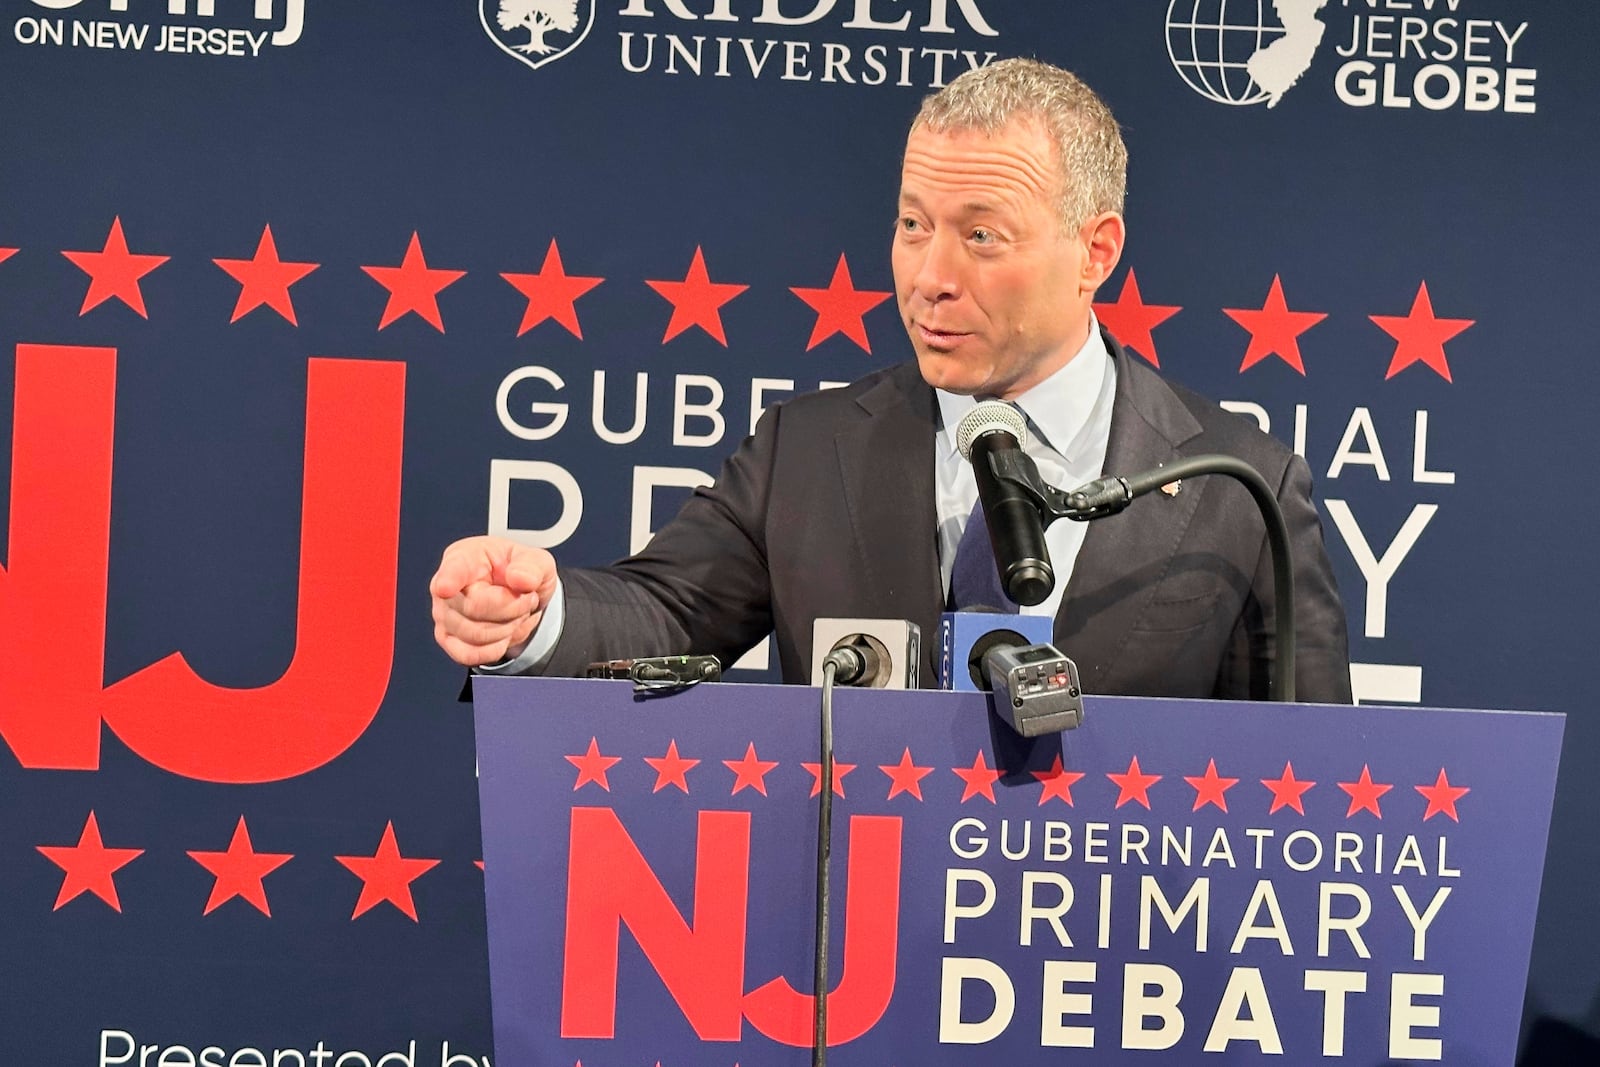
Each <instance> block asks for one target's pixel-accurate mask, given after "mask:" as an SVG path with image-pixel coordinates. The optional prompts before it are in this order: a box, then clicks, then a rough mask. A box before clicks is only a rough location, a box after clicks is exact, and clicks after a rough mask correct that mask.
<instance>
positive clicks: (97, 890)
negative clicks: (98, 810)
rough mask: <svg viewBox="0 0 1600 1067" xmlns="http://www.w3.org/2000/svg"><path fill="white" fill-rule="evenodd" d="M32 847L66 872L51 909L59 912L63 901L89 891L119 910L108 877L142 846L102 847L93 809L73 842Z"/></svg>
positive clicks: (118, 902)
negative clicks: (75, 841)
mask: <svg viewBox="0 0 1600 1067" xmlns="http://www.w3.org/2000/svg"><path fill="white" fill-rule="evenodd" d="M35 847H36V848H38V850H39V851H40V852H42V853H44V855H45V858H46V859H48V860H49V861H50V862H51V863H53V864H55V865H56V866H57V867H60V868H61V869H62V870H63V871H66V872H67V876H66V877H65V878H63V879H62V880H61V892H59V893H57V894H56V905H55V907H54V908H51V909H50V910H51V911H60V910H61V906H62V905H63V904H65V903H66V902H67V901H69V900H71V899H73V898H74V897H76V896H78V895H79V894H81V893H93V894H94V895H95V896H97V897H99V898H100V899H101V900H103V901H105V902H106V903H107V904H109V905H111V909H112V910H113V911H116V912H119V913H120V912H121V911H122V902H121V901H120V900H119V899H118V898H117V883H116V882H115V881H114V880H113V879H112V877H111V876H112V875H113V874H115V873H116V872H117V871H119V870H121V869H122V868H123V867H125V866H127V865H128V864H130V863H132V862H133V861H134V860H135V859H136V858H138V857H139V856H141V855H143V854H144V849H142V848H106V846H105V843H104V842H102V841H101V840H100V824H99V823H98V822H96V821H95V817H94V812H93V811H91V812H89V819H88V821H87V822H85V823H84V824H83V833H82V834H80V835H78V843H77V844H76V845H37V846H35Z"/></svg>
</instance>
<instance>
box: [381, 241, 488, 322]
mask: <svg viewBox="0 0 1600 1067" xmlns="http://www.w3.org/2000/svg"><path fill="white" fill-rule="evenodd" d="M361 269H362V270H364V271H366V272H367V273H368V274H370V275H371V276H372V278H373V280H374V281H376V282H377V283H378V284H379V285H381V286H383V287H384V288H385V289H387V290H389V302H388V303H387V304H385V305H384V308H383V318H382V319H380V320H379V321H378V329H380V330H381V329H383V328H384V327H386V326H388V325H389V324H390V323H391V322H393V321H394V320H396V319H398V318H400V317H401V316H402V315H405V314H407V313H415V314H417V315H419V316H421V317H422V319H423V320H425V321H426V322H428V323H429V324H430V325H432V326H433V328H434V329H436V330H438V331H439V332H440V333H444V320H443V319H442V318H440V316H439V294H440V293H441V292H443V291H444V290H445V289H446V288H447V287H449V286H451V285H454V284H455V283H456V282H458V281H460V280H461V279H462V278H463V277H465V276H466V273H467V272H466V271H464V270H444V269H442V268H434V267H429V266H428V262H427V260H425V259H423V258H422V241H421V239H420V238H418V236H417V233H416V231H415V230H413V231H412V233H411V243H410V244H408V245H406V255H405V258H404V259H402V260H401V261H400V265H399V266H398V267H362V268H361Z"/></svg>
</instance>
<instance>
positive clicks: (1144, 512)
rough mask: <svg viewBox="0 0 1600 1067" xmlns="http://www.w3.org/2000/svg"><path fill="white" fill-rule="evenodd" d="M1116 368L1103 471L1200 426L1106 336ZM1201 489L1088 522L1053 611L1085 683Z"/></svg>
mask: <svg viewBox="0 0 1600 1067" xmlns="http://www.w3.org/2000/svg"><path fill="white" fill-rule="evenodd" d="M1105 340H1106V347H1107V348H1108V349H1109V350H1110V352H1111V355H1112V358H1113V359H1114V360H1115V361H1116V367H1117V389H1116V398H1115V400H1114V403H1113V407H1112V416H1111V434H1110V439H1109V440H1108V442H1107V445H1106V464H1105V473H1106V474H1120V475H1129V474H1137V473H1139V472H1142V471H1146V470H1150V469H1152V468H1156V467H1160V466H1163V465H1165V464H1168V463H1171V462H1172V461H1173V460H1175V459H1177V458H1178V457H1179V456H1180V455H1181V454H1182V453H1180V452H1179V450H1178V446H1180V445H1181V444H1183V442H1185V441H1187V440H1189V439H1191V438H1193V437H1195V436H1196V435H1198V434H1199V433H1200V432H1201V427H1200V424H1199V423H1198V422H1197V421H1196V420H1195V418H1194V416H1193V415H1191V414H1190V412H1189V409H1188V408H1187V407H1185V406H1184V404H1183V402H1182V401H1181V400H1179V399H1178V397H1177V396H1176V395H1175V394H1174V393H1173V392H1172V391H1171V390H1170V389H1169V388H1167V385H1166V383H1165V382H1163V381H1162V380H1161V378H1160V377H1159V376H1157V375H1156V374H1155V373H1153V372H1151V371H1149V370H1147V369H1146V368H1145V367H1144V366H1143V365H1142V364H1139V363H1138V362H1137V361H1136V360H1135V359H1133V358H1131V357H1129V356H1128V355H1127V353H1126V352H1125V351H1124V350H1123V348H1122V346H1121V345H1119V344H1118V343H1117V341H1116V339H1115V338H1113V337H1111V335H1110V334H1105ZM1203 492H1204V482H1203V480H1197V481H1195V482H1192V483H1191V482H1186V483H1184V485H1183V487H1182V491H1181V492H1179V493H1178V494H1177V495H1176V496H1166V495H1164V494H1154V496H1155V497H1157V498H1158V499H1155V500H1154V501H1153V503H1150V504H1146V505H1145V506H1143V507H1136V508H1134V509H1130V511H1127V512H1124V513H1122V514H1121V515H1118V516H1114V517H1112V518H1107V519H1100V520H1097V521H1095V522H1092V523H1090V524H1089V528H1088V530H1087V531H1085V534H1084V541H1083V548H1082V549H1081V550H1080V551H1079V553H1078V558H1077V561H1076V562H1075V563H1074V565H1073V569H1072V577H1071V579H1070V580H1069V581H1068V583H1067V589H1066V595H1065V596H1063V597H1062V601H1061V608H1060V610H1059V611H1058V612H1057V613H1056V621H1055V636H1056V640H1057V643H1058V644H1060V645H1061V646H1062V648H1063V651H1065V652H1066V653H1067V655H1069V656H1071V657H1073V659H1074V661H1075V662H1076V663H1077V665H1078V669H1079V670H1080V671H1081V672H1082V673H1083V675H1084V679H1083V680H1084V685H1085V687H1086V688H1089V689H1097V688H1099V684H1100V683H1101V682H1102V681H1103V680H1104V679H1105V678H1106V677H1107V676H1108V675H1109V674H1110V672H1111V670H1112V668H1113V667H1114V666H1115V664H1116V660H1117V656H1118V654H1119V653H1120V651H1121V650H1122V648H1123V646H1124V645H1125V644H1126V643H1127V640H1128V637H1129V634H1130V631H1131V630H1132V629H1133V626H1134V624H1135V623H1136V622H1137V621H1138V620H1139V617H1140V615H1141V614H1142V613H1143V612H1144V609H1145V607H1146V605H1148V604H1149V603H1150V601H1151V599H1152V598H1153V597H1154V595H1155V591H1156V587H1157V584H1158V583H1159V581H1160V579H1161V577H1162V576H1163V575H1164V574H1165V573H1166V571H1167V568H1168V566H1169V565H1170V562H1171V560H1172V557H1173V555H1174V554H1175V553H1176V552H1177V549H1178V545H1179V543H1180V542H1181V540H1182V538H1183V533H1184V531H1185V529H1186V528H1187V527H1188V525H1189V520H1190V519H1191V518H1192V517H1193V516H1194V512H1195V509H1196V508H1197V507H1198V505H1199V503H1200V497H1201V495H1202V493H1203Z"/></svg>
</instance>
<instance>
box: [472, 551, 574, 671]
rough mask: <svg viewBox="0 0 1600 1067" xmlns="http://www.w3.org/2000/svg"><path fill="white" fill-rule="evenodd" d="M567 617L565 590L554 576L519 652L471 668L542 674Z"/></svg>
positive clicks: (553, 651) (548, 662)
mask: <svg viewBox="0 0 1600 1067" xmlns="http://www.w3.org/2000/svg"><path fill="white" fill-rule="evenodd" d="M566 618H567V594H566V592H565V590H564V589H563V588H562V585H561V578H560V576H559V575H558V576H557V577H556V589H555V592H554V593H552V594H551V596H550V603H548V604H546V605H545V608H544V615H543V616H542V617H541V618H540V619H539V625H538V626H537V627H535V628H534V631H533V636H532V637H530V638H529V639H528V643H527V644H526V645H524V646H523V649H522V651H521V652H519V653H517V654H516V655H515V656H513V657H511V658H510V659H503V660H501V661H500V662H499V663H490V664H486V665H484V666H482V667H475V668H473V669H474V670H475V671H476V672H477V673H478V674H542V673H544V669H545V667H547V666H549V664H550V657H551V656H552V655H553V654H554V653H555V650H556V642H558V641H560V640H561V630H562V627H563V625H564V624H565V622H566Z"/></svg>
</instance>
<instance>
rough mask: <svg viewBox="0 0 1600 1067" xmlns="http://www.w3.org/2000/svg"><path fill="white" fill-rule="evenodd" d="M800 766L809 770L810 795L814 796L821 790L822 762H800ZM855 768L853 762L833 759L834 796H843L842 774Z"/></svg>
mask: <svg viewBox="0 0 1600 1067" xmlns="http://www.w3.org/2000/svg"><path fill="white" fill-rule="evenodd" d="M800 766H802V767H804V768H805V769H806V771H807V772H809V773H810V775H811V795H812V796H816V795H817V794H819V793H821V792H822V764H820V763H802V764H800ZM855 769H856V765H855V764H854V763H840V762H838V761H837V760H836V761H834V764H833V792H834V795H835V796H841V797H842V796H844V776H845V775H847V774H849V773H850V772H851V771H853V770H855Z"/></svg>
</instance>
